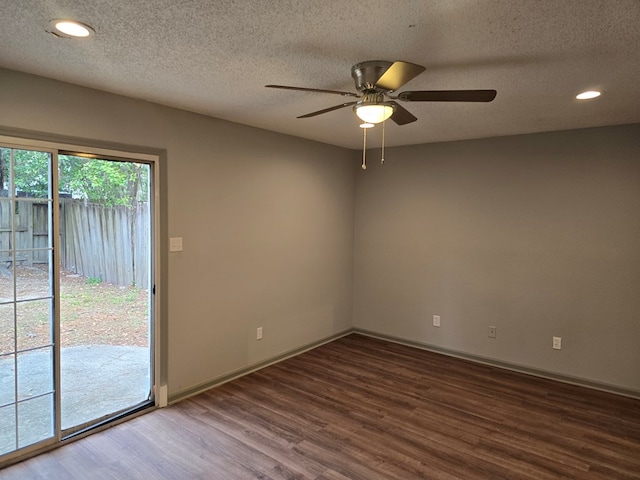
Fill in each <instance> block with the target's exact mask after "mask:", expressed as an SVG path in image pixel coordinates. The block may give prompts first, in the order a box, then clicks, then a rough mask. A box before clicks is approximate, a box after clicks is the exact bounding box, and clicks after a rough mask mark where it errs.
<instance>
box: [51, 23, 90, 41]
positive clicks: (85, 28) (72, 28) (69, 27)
mask: <svg viewBox="0 0 640 480" xmlns="http://www.w3.org/2000/svg"><path fill="white" fill-rule="evenodd" d="M49 24H50V25H51V27H52V28H53V31H52V32H51V33H53V34H54V35H56V36H58V37H66V38H86V37H90V36H91V35H95V33H96V31H95V30H94V29H93V28H92V27H90V26H89V25H87V24H85V23H81V22H77V21H75V20H64V19H57V20H51V21H50V22H49Z"/></svg>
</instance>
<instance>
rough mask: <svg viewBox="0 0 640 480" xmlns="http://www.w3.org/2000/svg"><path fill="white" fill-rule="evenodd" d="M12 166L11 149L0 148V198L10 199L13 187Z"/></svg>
mask: <svg viewBox="0 0 640 480" xmlns="http://www.w3.org/2000/svg"><path fill="white" fill-rule="evenodd" d="M10 165H11V149H10V148H6V147H3V148H0V197H8V196H9V192H10V191H11V187H10V185H9V182H10V180H11V176H10V175H9V166H10Z"/></svg>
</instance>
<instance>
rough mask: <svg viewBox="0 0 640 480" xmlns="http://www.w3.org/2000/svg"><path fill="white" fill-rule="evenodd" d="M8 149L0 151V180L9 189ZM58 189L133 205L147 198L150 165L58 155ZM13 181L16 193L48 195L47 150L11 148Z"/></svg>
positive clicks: (89, 198) (107, 203)
mask: <svg viewBox="0 0 640 480" xmlns="http://www.w3.org/2000/svg"><path fill="white" fill-rule="evenodd" d="M10 152H11V151H10V150H9V149H2V151H0V182H1V185H2V189H3V190H9V189H10V188H11V187H10V185H9V183H10V181H11V178H10V175H9V164H10V161H11V157H10ZM58 167H59V191H60V192H61V193H68V194H71V195H72V196H73V197H74V198H82V199H86V200H87V201H89V202H91V203H99V204H102V205H105V206H116V205H123V206H128V207H130V206H132V205H133V204H134V203H135V202H144V201H147V196H148V180H149V167H148V166H147V165H144V164H140V163H131V162H115V161H108V160H100V159H95V158H86V157H78V156H73V155H60V156H59V158H58ZM13 183H14V189H15V192H16V194H18V195H26V196H29V197H35V198H46V197H48V196H49V153H46V152H37V151H31V150H14V151H13Z"/></svg>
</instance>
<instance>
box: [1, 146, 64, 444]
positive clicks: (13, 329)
mask: <svg viewBox="0 0 640 480" xmlns="http://www.w3.org/2000/svg"><path fill="white" fill-rule="evenodd" d="M52 166H53V154H52V153H51V152H46V151H36V150H26V149H18V148H5V147H3V148H0V175H1V180H2V181H1V183H2V191H1V193H0V454H6V453H9V452H12V451H14V450H17V449H21V448H25V447H29V446H30V445H33V444H36V443H40V442H43V441H47V440H49V439H53V438H54V436H55V424H54V417H55V415H54V413H55V375H54V345H55V326H54V324H55V322H54V315H53V313H54V292H55V289H54V270H55V269H54V268H53V258H54V255H53V235H52V231H53V230H52V221H51V220H52V208H53V187H52Z"/></svg>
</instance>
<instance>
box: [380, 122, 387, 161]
mask: <svg viewBox="0 0 640 480" xmlns="http://www.w3.org/2000/svg"><path fill="white" fill-rule="evenodd" d="M385 123H387V122H386V121H384V122H382V158H381V160H380V165H384V124H385Z"/></svg>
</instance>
